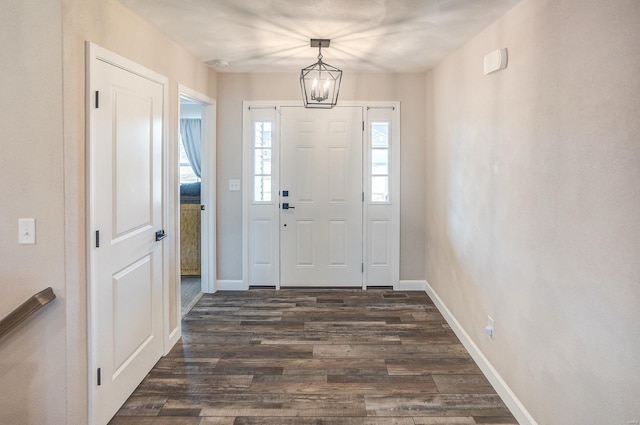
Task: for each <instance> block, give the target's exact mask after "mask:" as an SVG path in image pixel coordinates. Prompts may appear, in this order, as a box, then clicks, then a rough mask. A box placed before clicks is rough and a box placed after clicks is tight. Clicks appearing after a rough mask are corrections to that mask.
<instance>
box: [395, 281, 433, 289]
mask: <svg viewBox="0 0 640 425" xmlns="http://www.w3.org/2000/svg"><path fill="white" fill-rule="evenodd" d="M426 285H427V281H426V280H401V281H400V282H398V284H397V285H396V287H395V288H394V289H395V290H396V291H424V290H425V288H426Z"/></svg>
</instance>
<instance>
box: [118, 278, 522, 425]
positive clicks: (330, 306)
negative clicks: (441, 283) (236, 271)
mask: <svg viewBox="0 0 640 425" xmlns="http://www.w3.org/2000/svg"><path fill="white" fill-rule="evenodd" d="M182 332H183V337H182V340H181V341H180V342H179V343H178V344H177V345H176V346H175V347H174V348H173V350H172V351H171V353H170V354H169V355H168V356H167V357H164V358H162V359H161V360H160V361H159V362H158V364H157V365H156V366H155V367H154V368H153V370H152V371H151V372H150V373H149V375H148V376H147V377H146V378H145V380H144V381H143V382H142V383H141V384H140V386H139V387H138V389H137V390H136V391H135V392H134V393H133V395H132V396H131V397H130V398H129V400H128V401H127V402H126V403H125V405H124V406H123V407H122V409H120V411H119V412H118V413H117V415H116V416H115V417H114V418H113V420H111V422H110V423H109V424H110V425H131V424H136V425H138V424H139V425H435V424H440V425H442V424H447V425H469V424H485V425H487V424H517V421H516V420H515V419H514V417H513V416H512V415H511V414H510V413H509V410H508V409H507V408H506V407H505V405H504V403H503V402H502V400H501V399H500V397H498V395H497V394H496V392H495V391H494V389H493V388H492V387H491V385H490V384H489V382H488V381H487V379H486V378H485V377H484V376H483V375H482V373H481V372H480V369H479V368H478V367H477V366H476V364H475V363H474V362H473V360H472V359H471V357H470V356H469V354H468V353H467V352H466V350H465V349H464V347H463V346H462V344H461V343H460V342H459V340H458V339H457V338H456V336H455V334H454V333H453V331H452V330H451V329H450V328H449V326H448V325H447V323H446V322H445V320H444V319H443V317H442V315H441V314H440V313H439V312H438V310H437V309H436V308H435V306H434V305H433V303H432V302H431V300H430V299H429V298H428V297H427V295H426V294H425V293H424V292H394V291H391V290H376V289H374V290H371V289H370V290H367V291H362V290H344V289H339V290H338V289H335V290H329V289H324V290H315V289H314V290H302V289H299V290H289V289H287V290H284V289H283V290H280V291H275V290H267V289H252V290H250V291H247V292H218V293H216V294H205V295H204V296H203V297H202V298H201V299H200V301H199V302H198V303H197V304H196V306H195V307H194V308H193V309H192V310H191V312H190V313H189V314H188V315H187V317H185V319H184V320H183V325H182Z"/></svg>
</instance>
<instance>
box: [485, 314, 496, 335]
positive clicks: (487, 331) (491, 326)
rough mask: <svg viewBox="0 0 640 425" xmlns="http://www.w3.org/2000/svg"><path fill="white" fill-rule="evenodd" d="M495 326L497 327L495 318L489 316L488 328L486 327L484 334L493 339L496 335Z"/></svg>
mask: <svg viewBox="0 0 640 425" xmlns="http://www.w3.org/2000/svg"><path fill="white" fill-rule="evenodd" d="M495 326H496V323H495V321H494V320H493V317H491V316H487V326H485V327H484V333H485V334H486V335H488V336H489V337H490V338H493V336H494V334H495Z"/></svg>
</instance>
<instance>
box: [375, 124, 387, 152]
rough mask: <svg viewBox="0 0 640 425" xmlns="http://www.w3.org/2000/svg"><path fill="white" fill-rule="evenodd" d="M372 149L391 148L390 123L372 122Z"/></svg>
mask: <svg viewBox="0 0 640 425" xmlns="http://www.w3.org/2000/svg"><path fill="white" fill-rule="evenodd" d="M371 147H374V148H388V147H389V123H388V122H372V123H371Z"/></svg>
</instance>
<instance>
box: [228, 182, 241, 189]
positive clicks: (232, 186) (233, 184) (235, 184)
mask: <svg viewBox="0 0 640 425" xmlns="http://www.w3.org/2000/svg"><path fill="white" fill-rule="evenodd" d="M239 190H240V180H229V191H230V192H237V191H239Z"/></svg>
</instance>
